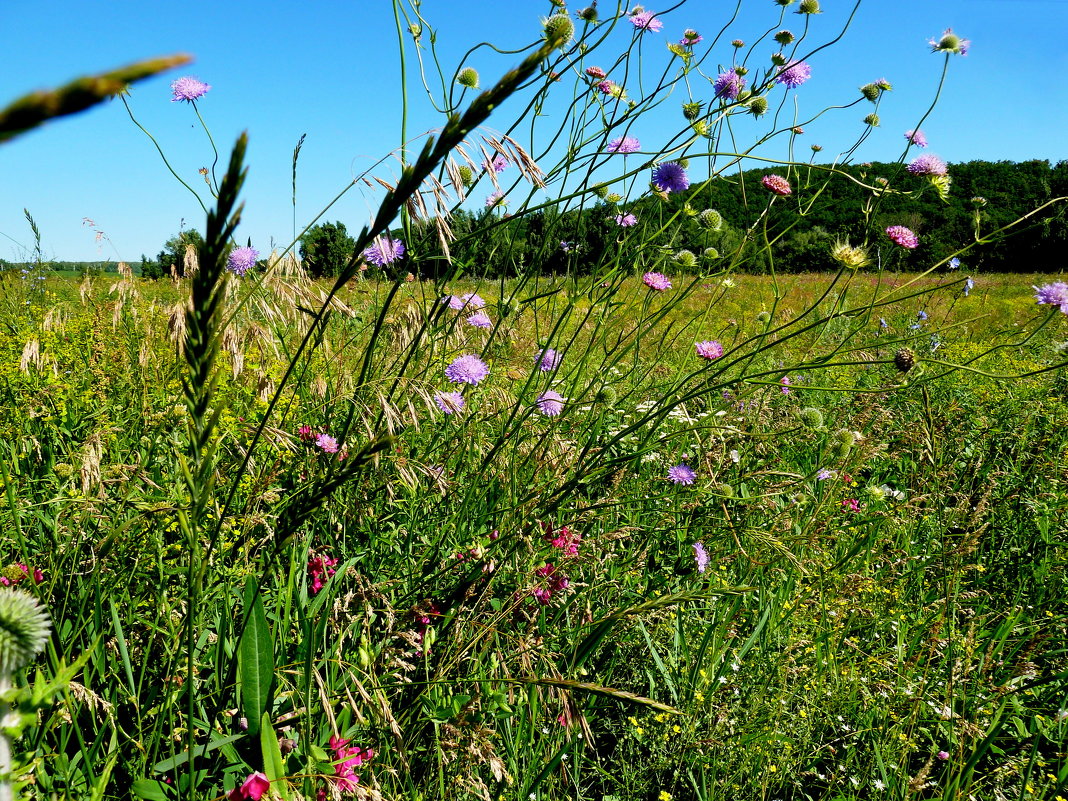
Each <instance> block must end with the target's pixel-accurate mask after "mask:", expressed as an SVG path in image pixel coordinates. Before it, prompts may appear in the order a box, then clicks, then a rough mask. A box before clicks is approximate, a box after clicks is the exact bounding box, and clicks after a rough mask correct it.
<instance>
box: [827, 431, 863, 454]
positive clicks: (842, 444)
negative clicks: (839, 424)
mask: <svg viewBox="0 0 1068 801" xmlns="http://www.w3.org/2000/svg"><path fill="white" fill-rule="evenodd" d="M856 442H857V438H856V436H855V435H854V434H853V432H852V431H850V430H849V429H847V428H840V429H838V430H837V431H835V432H834V441H833V443H832V445H831V451H832V452H833V453H834V455H835V456H836V457H837V458H839V459H844V458H845V457H846V456H848V455H849V451H850V450H851V449H852V448H853V446H854V445H855V444H856Z"/></svg>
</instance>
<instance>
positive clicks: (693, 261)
mask: <svg viewBox="0 0 1068 801" xmlns="http://www.w3.org/2000/svg"><path fill="white" fill-rule="evenodd" d="M671 258H672V260H673V261H674V262H675V264H677V265H678V266H679V267H683V268H688V267H696V266H697V257H696V256H695V255H693V253H692V252H691V251H689V250H680V251H678V252H677V253H676V254H675V255H674V256H672V257H671Z"/></svg>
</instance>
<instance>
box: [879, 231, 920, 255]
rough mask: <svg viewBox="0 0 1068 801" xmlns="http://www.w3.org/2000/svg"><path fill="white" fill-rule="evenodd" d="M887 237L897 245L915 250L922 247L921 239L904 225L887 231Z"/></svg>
mask: <svg viewBox="0 0 1068 801" xmlns="http://www.w3.org/2000/svg"><path fill="white" fill-rule="evenodd" d="M886 235H887V236H888V237H890V239H891V240H892V241H893V243H894V244H895V245H900V246H901V247H903V248H908V249H909V250H914V249H916V248H918V247H919V246H920V239H919V237H917V236H916V234H914V233H913V232H912V229H911V228H906V227H905V226H904V225H891V226H890V227H889V228H887V229H886Z"/></svg>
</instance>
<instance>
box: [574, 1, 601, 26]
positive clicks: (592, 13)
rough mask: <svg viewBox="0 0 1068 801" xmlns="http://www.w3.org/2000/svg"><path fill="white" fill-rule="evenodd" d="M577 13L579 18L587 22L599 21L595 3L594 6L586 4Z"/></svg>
mask: <svg viewBox="0 0 1068 801" xmlns="http://www.w3.org/2000/svg"><path fill="white" fill-rule="evenodd" d="M576 14H577V15H578V18H579V19H581V20H583V21H585V22H596V21H597V4H596V3H595V4H593V5H592V6H586V7H585V8H580V9H579V10H578V11H577V12H576Z"/></svg>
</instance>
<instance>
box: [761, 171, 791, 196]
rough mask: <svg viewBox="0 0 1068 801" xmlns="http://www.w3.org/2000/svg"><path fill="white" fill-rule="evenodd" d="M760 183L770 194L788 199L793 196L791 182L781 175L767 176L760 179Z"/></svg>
mask: <svg viewBox="0 0 1068 801" xmlns="http://www.w3.org/2000/svg"><path fill="white" fill-rule="evenodd" d="M760 183H761V184H763V185H764V188H765V189H767V190H768V191H769V192H771V193H773V194H776V195H779V196H780V197H786V196H788V195H791V194H793V191H794V190H793V189H791V188H790V182H789V181H787V180H786V179H785V178H783V177H782V176H781V175H775V174H774V173H772V174H771V175H765V176H764V177H763V178H761V179H760Z"/></svg>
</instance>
